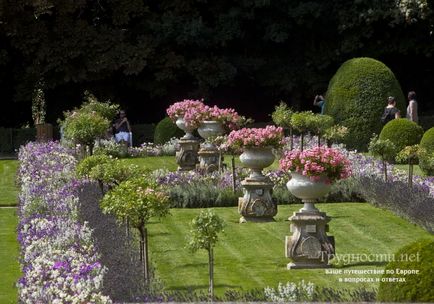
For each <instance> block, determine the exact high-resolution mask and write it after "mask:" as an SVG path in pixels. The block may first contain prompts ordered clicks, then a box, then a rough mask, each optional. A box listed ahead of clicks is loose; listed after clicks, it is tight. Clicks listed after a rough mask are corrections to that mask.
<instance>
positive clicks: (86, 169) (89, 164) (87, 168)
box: [75, 154, 112, 178]
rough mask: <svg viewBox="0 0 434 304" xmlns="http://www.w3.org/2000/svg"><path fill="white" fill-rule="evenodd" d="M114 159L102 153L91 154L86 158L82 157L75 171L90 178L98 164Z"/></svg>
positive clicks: (78, 174) (80, 176) (83, 176)
mask: <svg viewBox="0 0 434 304" xmlns="http://www.w3.org/2000/svg"><path fill="white" fill-rule="evenodd" d="M111 161H112V158H111V157H110V156H107V155H104V154H101V155H91V156H88V157H86V158H84V159H82V160H81V161H80V162H79V163H78V165H77V167H76V168H75V173H76V175H77V177H79V178H89V177H90V172H91V171H92V169H93V168H94V167H96V166H97V165H101V164H105V163H109V162H111Z"/></svg>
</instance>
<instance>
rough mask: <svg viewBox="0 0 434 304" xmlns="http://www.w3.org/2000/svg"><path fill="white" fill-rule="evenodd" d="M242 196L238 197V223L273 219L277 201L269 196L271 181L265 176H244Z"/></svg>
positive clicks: (271, 186)
mask: <svg viewBox="0 0 434 304" xmlns="http://www.w3.org/2000/svg"><path fill="white" fill-rule="evenodd" d="M241 185H242V186H243V188H244V196H243V197H240V198H239V199H238V212H239V213H240V214H241V218H240V223H245V222H269V221H274V219H273V216H275V215H276V214H277V203H276V202H274V201H273V199H272V198H271V193H272V189H273V186H274V184H273V182H271V180H270V179H269V178H267V177H263V178H256V179H253V178H246V179H245V180H243V181H242V182H241Z"/></svg>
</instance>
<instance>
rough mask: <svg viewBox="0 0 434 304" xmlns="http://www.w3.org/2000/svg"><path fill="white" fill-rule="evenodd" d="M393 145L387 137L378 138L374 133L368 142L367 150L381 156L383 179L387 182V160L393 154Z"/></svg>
mask: <svg viewBox="0 0 434 304" xmlns="http://www.w3.org/2000/svg"><path fill="white" fill-rule="evenodd" d="M395 149H396V148H395V145H394V144H393V143H392V142H391V141H390V140H388V139H384V140H382V139H379V138H378V135H374V136H373V137H372V138H371V141H370V142H369V146H368V150H369V152H371V154H372V155H374V156H379V157H381V161H382V163H383V172H384V180H385V181H386V182H387V160H388V159H390V158H391V157H393V155H394V154H395Z"/></svg>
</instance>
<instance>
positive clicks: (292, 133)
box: [289, 127, 294, 150]
mask: <svg viewBox="0 0 434 304" xmlns="http://www.w3.org/2000/svg"><path fill="white" fill-rule="evenodd" d="M289 149H290V150H293V149H294V132H293V130H292V127H289Z"/></svg>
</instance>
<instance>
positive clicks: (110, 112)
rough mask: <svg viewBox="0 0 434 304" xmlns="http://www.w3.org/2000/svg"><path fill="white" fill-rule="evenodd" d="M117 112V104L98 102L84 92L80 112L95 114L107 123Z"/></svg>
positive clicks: (93, 96)
mask: <svg viewBox="0 0 434 304" xmlns="http://www.w3.org/2000/svg"><path fill="white" fill-rule="evenodd" d="M118 110H119V105H118V104H111V103H110V102H109V101H106V102H99V101H98V99H97V98H96V97H95V95H93V94H92V93H90V92H89V91H84V102H83V104H82V105H81V107H80V111H81V112H87V113H92V112H96V113H98V114H99V115H101V117H104V118H105V119H107V120H108V121H112V120H113V119H114V118H115V116H116V113H117V111H118Z"/></svg>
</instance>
